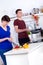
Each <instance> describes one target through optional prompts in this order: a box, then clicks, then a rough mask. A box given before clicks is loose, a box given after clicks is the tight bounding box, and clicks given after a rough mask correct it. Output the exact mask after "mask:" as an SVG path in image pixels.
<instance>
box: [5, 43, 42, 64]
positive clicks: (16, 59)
mask: <svg viewBox="0 0 43 65" xmlns="http://www.w3.org/2000/svg"><path fill="white" fill-rule="evenodd" d="M29 45H30V47H29V48H28V49H23V48H22V49H17V50H16V49H15V50H14V49H12V50H11V51H8V52H7V53H4V55H5V56H6V60H7V65H34V62H35V61H34V62H33V61H32V60H31V59H33V58H30V57H34V51H36V50H37V49H38V48H40V47H41V46H43V42H38V43H31V44H29ZM32 53H33V54H32ZM29 54H30V55H31V54H32V55H31V56H29ZM29 58H30V60H29ZM34 60H35V59H34ZM32 63H33V64H32Z"/></svg>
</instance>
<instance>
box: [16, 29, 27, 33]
mask: <svg viewBox="0 0 43 65" xmlns="http://www.w3.org/2000/svg"><path fill="white" fill-rule="evenodd" d="M25 31H27V29H18V30H16V32H17V33H21V32H25Z"/></svg>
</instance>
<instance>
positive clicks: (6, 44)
mask: <svg viewBox="0 0 43 65" xmlns="http://www.w3.org/2000/svg"><path fill="white" fill-rule="evenodd" d="M7 37H8V38H10V27H9V26H7V31H5V30H4V29H3V28H2V27H1V26H0V39H3V38H7ZM11 49H12V43H11V42H10V41H8V40H5V41H3V42H0V50H4V51H5V52H6V51H9V50H11Z"/></svg>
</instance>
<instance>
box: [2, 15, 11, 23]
mask: <svg viewBox="0 0 43 65" xmlns="http://www.w3.org/2000/svg"><path fill="white" fill-rule="evenodd" d="M1 21H7V22H9V21H10V17H9V16H8V15H4V16H3V17H2V18H1Z"/></svg>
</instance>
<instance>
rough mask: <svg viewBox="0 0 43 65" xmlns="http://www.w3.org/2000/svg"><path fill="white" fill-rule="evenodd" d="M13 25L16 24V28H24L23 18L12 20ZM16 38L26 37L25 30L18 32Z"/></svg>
mask: <svg viewBox="0 0 43 65" xmlns="http://www.w3.org/2000/svg"><path fill="white" fill-rule="evenodd" d="M14 26H18V29H26V25H25V22H24V21H23V20H19V19H16V20H15V21H14ZM18 38H20V39H22V38H28V34H27V31H25V32H20V33H18Z"/></svg>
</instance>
